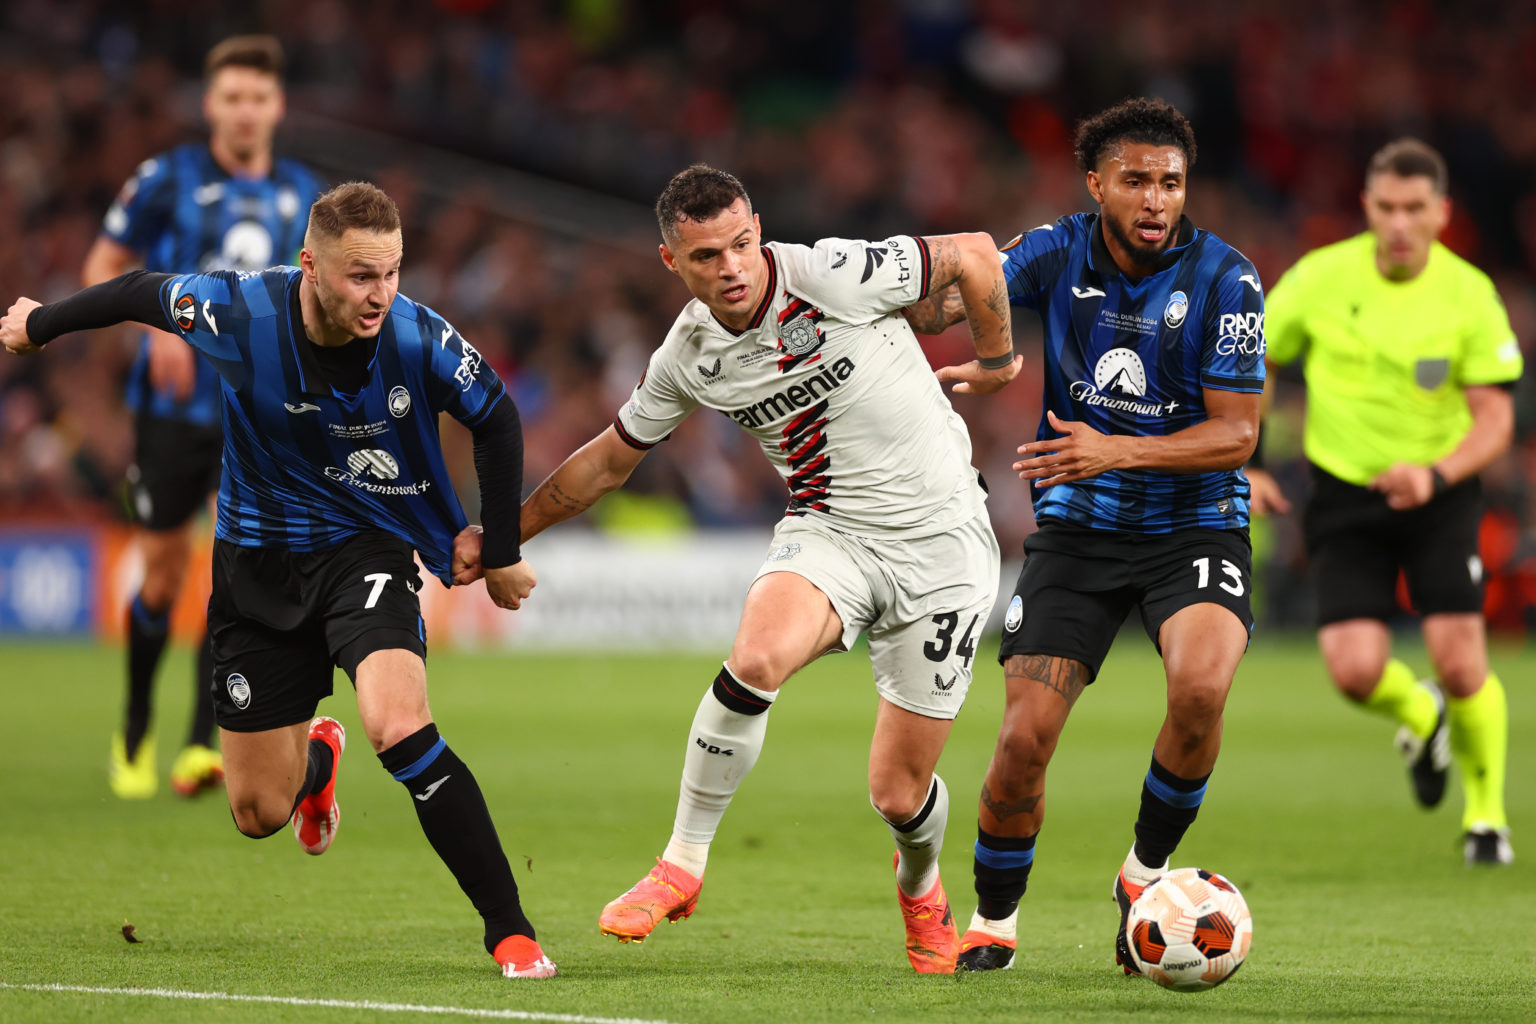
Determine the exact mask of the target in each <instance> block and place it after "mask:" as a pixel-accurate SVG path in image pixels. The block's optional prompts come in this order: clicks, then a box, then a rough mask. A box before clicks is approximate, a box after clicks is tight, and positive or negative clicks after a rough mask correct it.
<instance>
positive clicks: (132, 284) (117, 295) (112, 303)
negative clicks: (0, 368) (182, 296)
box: [27, 270, 176, 345]
mask: <svg viewBox="0 0 1536 1024" xmlns="http://www.w3.org/2000/svg"><path fill="white" fill-rule="evenodd" d="M175 276H176V275H175V274H156V273H152V272H150V271H148V270H130V271H128V273H126V274H120V275H119V276H117V277H114V278H113V279H112V280H110V281H103V282H102V283H101V284H95V285H92V286H91V287H89V288H86V289H84V290H83V291H78V292H76V293H75V294H73V295H71V296H70V297H69V298H67V299H60V300H59V301H58V302H50V303H48V304H47V305H45V306H39V307H37V308H36V309H34V310H33V311H32V313H31V314H30V315H29V316H28V317H27V337H28V338H30V339H31V340H32V344H34V345H46V344H47V343H48V342H50V341H52V340H53V339H54V338H57V337H58V336H59V335H61V334H69V333H71V332H72V331H88V330H92V329H93V328H97V327H111V326H112V325H113V324H120V323H125V322H127V321H129V320H132V321H135V322H137V323H141V324H145V325H147V326H150V327H156V328H159V329H160V330H162V331H175V330H176V327H175V325H174V324H172V323H171V321H170V320H169V319H167V318H166V315H165V310H164V309H163V308H162V307H161V305H160V289H161V287H162V286H163V285H164V284H165V282H167V281H169V280H170V279H171V278H173V277H175Z"/></svg>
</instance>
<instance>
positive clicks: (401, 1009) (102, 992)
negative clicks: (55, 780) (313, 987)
mask: <svg viewBox="0 0 1536 1024" xmlns="http://www.w3.org/2000/svg"><path fill="white" fill-rule="evenodd" d="M0 989H14V990H16V991H22V992H79V993H83V994H86V995H97V996H151V997H154V998H156V999H192V1000H205V1001H208V1002H231V1003H276V1004H280V1005H283V1006H317V1007H324V1008H325V1009H335V1010H370V1011H373V1012H375V1013H436V1014H446V1015H449V1016H458V1017H479V1018H482V1019H485V1020H535V1021H553V1022H555V1024H672V1022H671V1021H665V1020H647V1019H643V1018H639V1017H588V1016H586V1015H585V1014H579V1013H539V1012H537V1011H533V1010H492V1009H484V1010H482V1009H477V1008H475V1007H473V1006H419V1005H417V1004H415V1003H376V1002H374V1001H373V1000H371V999H302V998H299V997H298V996H251V995H240V994H238V993H234V992H189V991H185V990H182V989H174V988H95V987H92V986H89V985H15V984H12V983H10V982H6V981H0Z"/></svg>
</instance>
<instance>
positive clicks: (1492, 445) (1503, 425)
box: [1435, 385, 1515, 485]
mask: <svg viewBox="0 0 1536 1024" xmlns="http://www.w3.org/2000/svg"><path fill="white" fill-rule="evenodd" d="M1467 407H1468V408H1469V409H1470V410H1471V412H1472V428H1471V429H1470V430H1468V431H1467V435H1466V436H1465V437H1463V438H1462V439H1461V443H1460V444H1458V445H1457V446H1456V447H1455V449H1454V450H1452V452H1451V453H1450V454H1449V455H1447V456H1445V457H1444V458H1443V459H1441V460H1440V461H1439V462H1436V463H1435V468H1436V469H1438V470H1439V471H1440V475H1441V476H1443V477H1445V482H1446V483H1447V484H1452V485H1454V484H1459V483H1461V482H1462V481H1463V480H1467V479H1470V478H1471V477H1474V476H1476V475H1477V474H1479V473H1481V472H1482V471H1483V470H1485V469H1487V468H1488V466H1489V465H1491V464H1492V463H1493V461H1494V460H1495V459H1497V458H1498V457H1499V456H1500V455H1503V454H1504V453H1505V452H1507V451H1508V450H1509V446H1510V444H1511V443H1513V441H1514V437H1515V401H1514V396H1513V395H1511V394H1510V393H1509V392H1508V391H1506V390H1505V389H1503V388H1501V387H1493V386H1488V385H1478V386H1474V387H1469V388H1467Z"/></svg>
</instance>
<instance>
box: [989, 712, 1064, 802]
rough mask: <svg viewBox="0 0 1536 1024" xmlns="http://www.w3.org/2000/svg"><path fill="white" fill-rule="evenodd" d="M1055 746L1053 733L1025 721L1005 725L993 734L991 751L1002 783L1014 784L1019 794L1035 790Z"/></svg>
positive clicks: (1011, 785)
mask: <svg viewBox="0 0 1536 1024" xmlns="http://www.w3.org/2000/svg"><path fill="white" fill-rule="evenodd" d="M1055 746H1056V744H1055V737H1054V736H1046V735H1043V734H1042V733H1041V732H1040V731H1039V730H1037V729H1034V728H1031V727H1030V726H1029V725H1028V724H1024V725H1023V726H1021V727H1019V728H1011V729H1010V728H1005V729H1004V730H1003V732H1002V733H1001V734H1000V735H999V736H998V738H997V752H996V755H995V759H996V761H997V767H998V769H999V772H998V774H999V775H1001V777H1002V782H1003V785H1004V786H1005V787H1008V788H1017V789H1018V790H1019V793H1020V794H1023V793H1026V792H1028V793H1033V792H1036V791H1038V789H1039V780H1040V779H1042V778H1044V776H1045V769H1046V765H1048V764H1049V763H1050V760H1051V752H1052V751H1053V750H1054V749H1055Z"/></svg>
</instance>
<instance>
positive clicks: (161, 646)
mask: <svg viewBox="0 0 1536 1024" xmlns="http://www.w3.org/2000/svg"><path fill="white" fill-rule="evenodd" d="M170 627H171V611H170V609H169V608H162V609H161V610H160V611H158V612H154V611H150V610H149V609H148V608H146V607H144V599H143V596H142V595H138V594H135V595H134V598H133V602H132V604H130V605H129V606H128V706H127V709H126V710H125V711H124V712H123V746H124V747H125V748H126V749H127V752H128V760H130V761H132V760H133V755H134V754H136V753H138V750H139V744H140V743H141V742H142V741H143V739H144V736H145V734H146V733H148V732H149V719H150V694H151V692H152V690H153V688H154V685H155V669H157V668H159V667H160V655H161V654H163V653H164V652H165V641H166V638H167V637H168V636H169V634H170Z"/></svg>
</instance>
